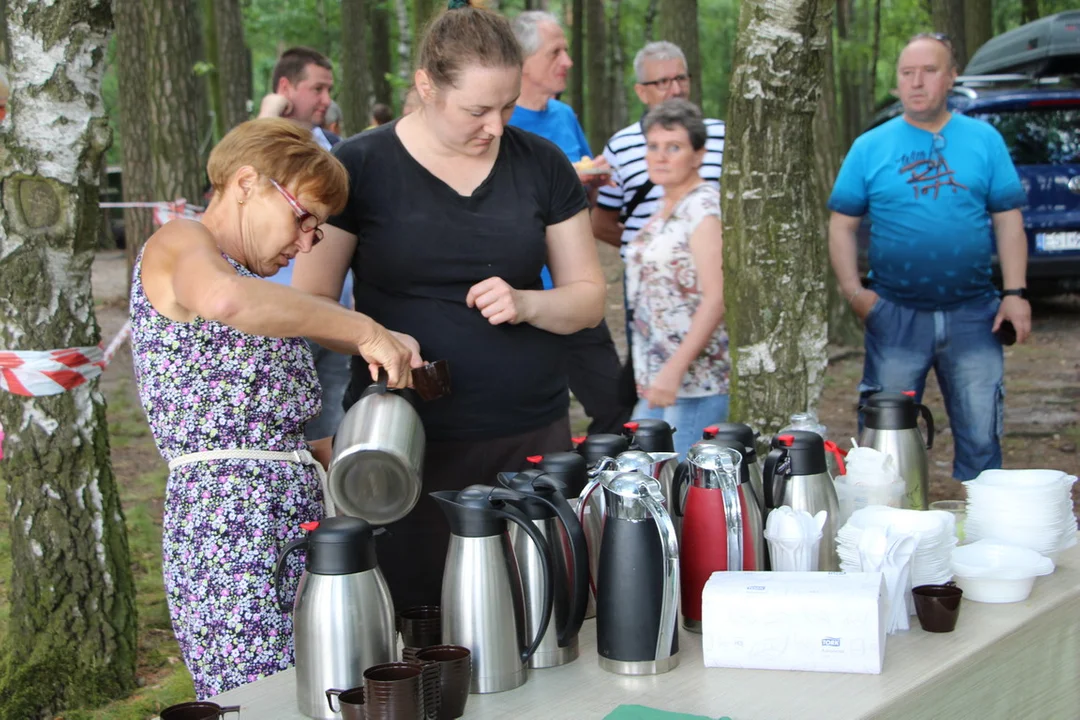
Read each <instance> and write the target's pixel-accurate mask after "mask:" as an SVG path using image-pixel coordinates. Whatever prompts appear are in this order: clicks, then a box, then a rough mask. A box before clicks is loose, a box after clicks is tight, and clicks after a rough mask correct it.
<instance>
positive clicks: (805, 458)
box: [772, 430, 827, 476]
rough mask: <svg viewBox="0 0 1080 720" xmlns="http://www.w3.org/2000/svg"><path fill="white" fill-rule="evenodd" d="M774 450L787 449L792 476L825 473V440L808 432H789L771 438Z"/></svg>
mask: <svg viewBox="0 0 1080 720" xmlns="http://www.w3.org/2000/svg"><path fill="white" fill-rule="evenodd" d="M772 446H773V447H774V448H787V451H788V457H789V458H791V474H792V475H800V476H806V475H818V474H821V473H824V472H827V469H826V465H825V440H824V439H823V438H822V437H821V436H820V435H818V434H817V433H815V432H810V431H808V430H790V431H788V432H786V433H783V434H781V435H777V436H776V437H774V438H773V441H772Z"/></svg>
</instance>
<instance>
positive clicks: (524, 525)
mask: <svg viewBox="0 0 1080 720" xmlns="http://www.w3.org/2000/svg"><path fill="white" fill-rule="evenodd" d="M507 492H513V491H507ZM498 493H499V490H495V491H494V492H492V493H491V497H492V498H494V499H501V498H500V497H499V494H498ZM514 494H515V496H517V497H520V494H519V493H514ZM492 510H493V511H494V512H495V514H496V515H499V516H500V517H504V518H506V519H507V520H509V521H511V522H513V523H516V524H517V525H519V526H520V527H521V529H522V530H524V531H525V534H526V535H528V536H529V538H530V539H531V540H532V541H533V542H534V543H535V544H536V549H537V551H538V552H539V553H540V558H541V559H542V560H543V561H544V562H543V563H542V565H543V569H544V611H543V613H542V614H541V615H540V625H539V627H537V629H536V637H534V638H533V639H532V642H531V643H530V644H529V646H528V647H527V648H525V650H524V651H522V653H521V662H522V664H525V663H527V662H529V658H531V657H532V656H533V653H534V652H536V648H538V647H540V642H541V641H542V640H543V639H544V634H545V633H546V632H547V629H548V625H549V624H550V623H551V608H552V606H553V605H554V604H555V586H554V584H553V583H552V577H551V574H552V573H551V565H552V563H551V550H550V549H549V548H548V544H547V542H545V541H544V536H543V535H541V534H540V531H539V530H537V529H536V526H535V525H533V524H532V522H531V521H530V520H529V518H528V517H526V516H525V513H523V512H521V511H520V510H518V509H517V508H516V507H514V506H513V505H511V504H509V503H503V505H502V507H493V508H492Z"/></svg>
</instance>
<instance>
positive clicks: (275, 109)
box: [259, 47, 353, 440]
mask: <svg viewBox="0 0 1080 720" xmlns="http://www.w3.org/2000/svg"><path fill="white" fill-rule="evenodd" d="M271 87H272V88H273V92H272V93H270V94H269V95H267V96H266V97H264V98H263V100H262V103H261V105H260V109H259V117H284V118H288V119H289V120H292V121H293V122H295V123H297V124H298V125H302V126H303V127H306V128H308V129H310V130H311V135H312V137H314V138H315V142H317V143H319V145H320V146H322V148H323V149H325V150H330V149H331V148H332V147H333V146H334V145H336V144H337V143H339V142H341V138H339V137H338V136H337V135H335V134H333V133H332V132H329V131H328V130H324V129H323V128H322V127H320V125H322V124H323V122H324V120H325V119H326V114H327V112H328V111H329V110H330V107H331V105H332V104H333V101H332V100H331V99H330V91H331V90H332V89H333V87H334V73H333V65H331V64H330V60H329V59H328V58H327V57H326V56H325V55H323V54H322V53H320V52H318V51H316V50H312V49H311V48H305V47H294V48H289V49H288V50H286V51H285V52H283V53H282V54H281V57H279V58H278V61H277V63H276V64H275V65H274V71H273V73H272V75H271ZM286 199H288V197H287V198H286ZM291 202H292V203H295V201H291ZM293 210H294V211H296V205H295V204H293ZM297 214H298V217H299V213H297ZM308 222H310V220H309V221H308ZM315 232H316V236H317V237H318V238H321V237H322V230H321V229H316V231H315ZM294 264H295V260H293V261H290V262H289V264H288V265H287V266H285V267H283V268H282V269H281V270H280V271H278V273H277V274H276V275H273V276H272V277H269V278H267V279H268V280H270V281H272V282H276V283H280V284H282V285H291V284H292V272H293V265H294ZM352 282H353V278H352V273H351V272H350V273H349V275H348V277H346V278H345V287H344V289H343V291H342V293H341V300H340V302H341V304H342V305H344V306H345V307H348V308H351V307H352V305H353V301H352ZM308 346H309V347H310V348H311V354H312V356H313V357H314V358H315V370H316V372H317V373H318V375H319V385H320V386H321V387H322V393H323V398H322V400H323V402H322V412H321V413H320V414H319V415H316V416H315V417H313V418H312V419H311V420H310V421H309V422H308V424H307V426H306V427H305V428H304V436H305V438H306V439H308V440H318V439H319V438H324V437H330V436H331V435H333V434H334V433H336V432H337V428H338V425H340V424H341V419H342V418H343V417H344V416H345V410H344V408H343V407H342V401H343V400H344V398H345V390H346V388H347V387H348V384H349V379H350V377H351V375H350V372H349V363H350V362H351V358H350V357H349V356H347V355H342V354H340V353H336V352H332V351H330V350H327V349H326V348H324V347H322V346H321V345H319V344H317V343H315V342H314V341H312V340H308Z"/></svg>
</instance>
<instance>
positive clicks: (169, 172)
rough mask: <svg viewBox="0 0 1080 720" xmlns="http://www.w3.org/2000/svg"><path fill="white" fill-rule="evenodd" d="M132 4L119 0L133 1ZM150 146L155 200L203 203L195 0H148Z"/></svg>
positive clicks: (147, 41)
mask: <svg viewBox="0 0 1080 720" xmlns="http://www.w3.org/2000/svg"><path fill="white" fill-rule="evenodd" d="M128 1H131V0H117V2H128ZM143 2H144V7H145V8H146V31H147V36H146V50H147V52H146V59H147V60H146V67H147V72H148V77H147V82H148V84H147V93H146V96H145V98H146V100H145V101H144V102H147V103H148V104H149V110H150V112H149V118H148V120H149V122H150V147H151V156H152V158H153V166H154V193H155V195H156V196H157V197H156V198H155V199H156V200H175V199H177V198H185V199H186V200H187V201H188V202H190V203H194V204H196V205H201V204H202V189H203V184H204V176H205V170H204V167H205V164H204V162H203V159H202V158H201V157H200V147H199V139H200V138H199V129H200V128H201V127H202V125H201V122H202V119H203V117H204V116H203V115H201V114H200V111H201V109H202V108H203V107H204V105H205V97H204V96H203V95H201V94H200V88H199V85H198V81H197V79H196V77H195V62H196V61H197V60H198V58H199V55H198V48H199V46H200V45H201V40H200V38H199V24H198V20H199V16H198V8H197V6H196V5H195V3H194V2H193V0H143Z"/></svg>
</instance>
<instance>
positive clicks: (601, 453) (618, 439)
mask: <svg viewBox="0 0 1080 720" xmlns="http://www.w3.org/2000/svg"><path fill="white" fill-rule="evenodd" d="M629 449H630V438H628V437H626V436H625V435H615V434H614V433H596V434H595V435H589V436H588V437H586V438H584V439H583V440H582V441H581V442H580V443H579V444H578V446H577V451H578V454H580V455H581V456H582V457H583V458H585V463H586V464H587V465H588V466H589V467H593V466H595V465H596V463H598V462H600V459H601V458H605V457H612V458H613V457H617V456H618V455H619V453H623V452H626V451H627V450H629Z"/></svg>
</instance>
